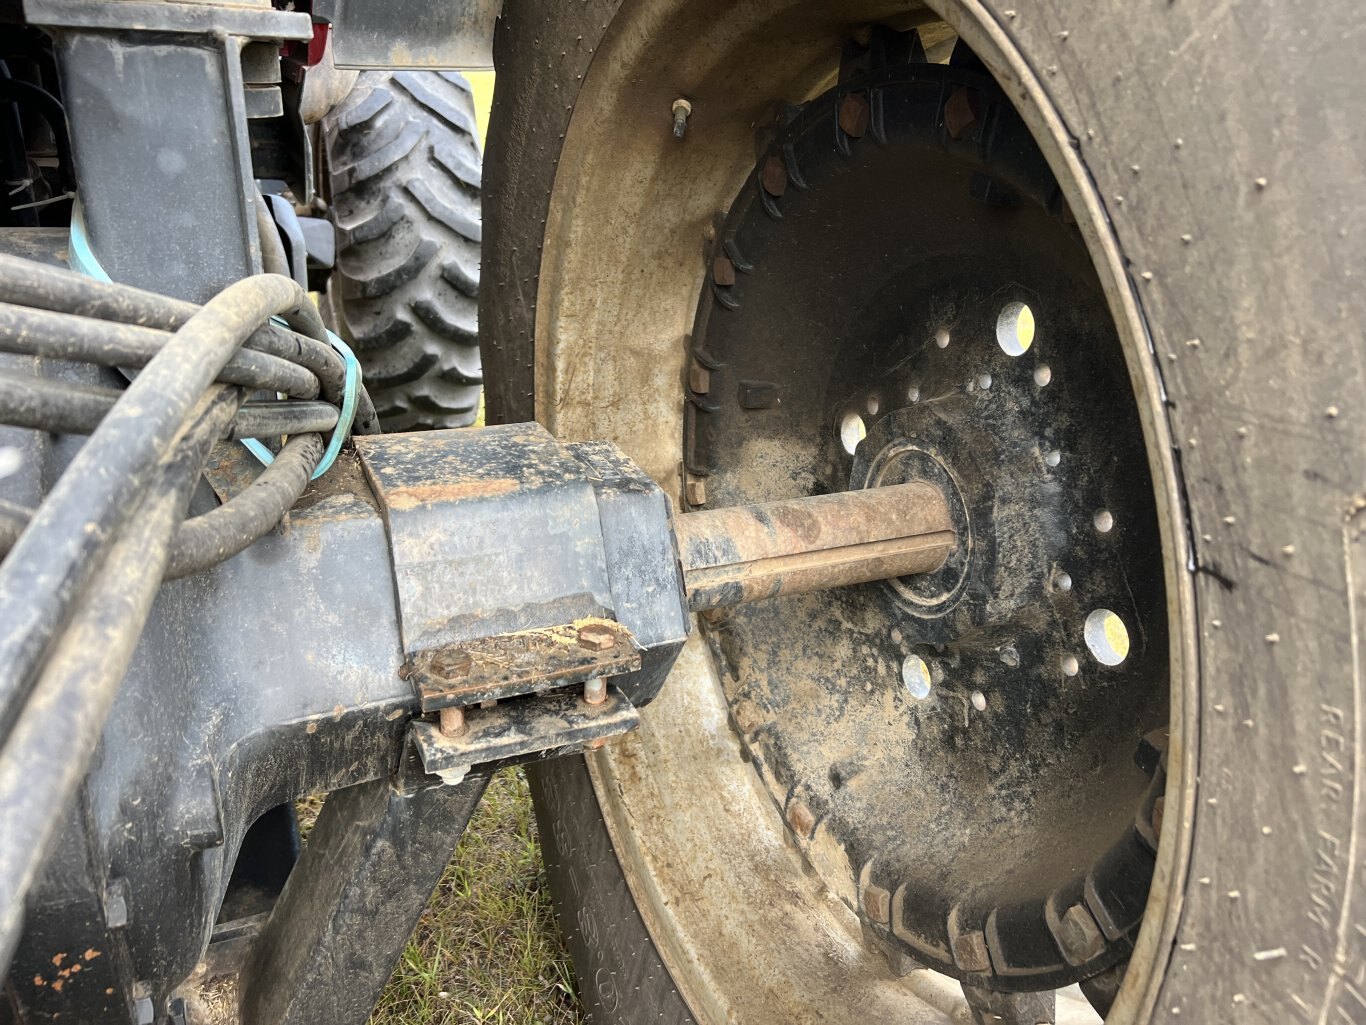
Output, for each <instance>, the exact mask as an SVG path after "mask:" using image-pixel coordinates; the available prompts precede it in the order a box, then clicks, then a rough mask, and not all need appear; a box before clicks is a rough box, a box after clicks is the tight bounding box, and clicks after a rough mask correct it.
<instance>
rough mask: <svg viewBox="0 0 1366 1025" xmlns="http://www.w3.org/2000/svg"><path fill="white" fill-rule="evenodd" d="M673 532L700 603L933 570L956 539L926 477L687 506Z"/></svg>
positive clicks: (691, 599) (696, 607) (693, 598)
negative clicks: (727, 504)
mask: <svg viewBox="0 0 1366 1025" xmlns="http://www.w3.org/2000/svg"><path fill="white" fill-rule="evenodd" d="M674 533H675V535H676V536H677V538H678V550H679V555H680V557H681V559H682V563H683V582H684V587H685V589H686V590H687V594H688V607H689V609H691V610H692V611H693V612H699V611H701V610H703V609H712V608H718V607H720V606H724V605H738V604H739V603H741V602H747V601H758V600H759V599H761V598H773V597H777V596H778V595H783V594H801V593H803V592H805V591H821V590H825V589H826V588H831V587H844V586H847V585H849V584H862V583H867V582H869V581H873V580H886V579H888V578H889V577H902V576H910V575H911V574H914V573H930V572H933V571H934V570H937V569H938V568H939V567H940V566H942V565H943V564H944V561H945V560H946V559H947V558H948V557H949V553H950V552H952V551H953V549H954V547H955V546H956V545H957V543H958V541H957V537H956V535H955V534H954V530H953V523H952V521H951V519H950V517H949V510H948V505H947V503H946V502H945V501H944V496H943V495H942V494H941V493H940V492H939V490H938V489H937V488H936V487H934V486H933V485H932V484H927V483H924V482H913V483H910V484H894V485H891V486H889V487H884V488H872V489H868V490H864V491H846V492H842V493H840V494H835V495H820V496H817V497H815V498H799V499H793V500H791V501H784V502H768V503H765V504H763V505H746V506H734V507H732V508H729V509H715V510H708V511H705V512H692V513H686V514H684V515H682V516H678V517H676V518H675V520H674Z"/></svg>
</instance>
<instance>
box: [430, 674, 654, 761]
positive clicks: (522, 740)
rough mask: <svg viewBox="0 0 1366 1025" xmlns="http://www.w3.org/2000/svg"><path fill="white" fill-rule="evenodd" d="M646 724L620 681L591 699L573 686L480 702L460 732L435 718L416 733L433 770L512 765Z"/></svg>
mask: <svg viewBox="0 0 1366 1025" xmlns="http://www.w3.org/2000/svg"><path fill="white" fill-rule="evenodd" d="M639 725H640V713H639V712H638V711H637V710H636V707H635V706H634V705H632V704H631V702H630V700H629V699H628V698H627V697H626V696H625V695H624V694H622V693H621V691H619V690H617V689H616V688H615V687H612V686H608V688H607V698H606V700H604V701H603V702H602V703H601V704H598V705H590V704H589V703H588V702H586V701H584V700H583V698H582V697H581V696H580V695H578V694H574V693H570V692H568V691H564V692H557V693H554V694H543V695H540V696H539V697H534V698H522V699H516V700H513V701H509V702H505V703H502V704H499V705H497V706H495V707H493V708H475V709H471V710H469V711H468V712H466V713H465V728H464V729H463V730H462V731H461V732H460V733H459V734H458V735H457V736H454V737H447V736H445V735H443V734H442V732H441V728H440V727H439V726H438V725H437V724H436V723H434V722H427V721H425V720H421V719H419V720H417V721H416V722H414V723H413V724H412V738H413V742H414V744H415V745H416V747H417V750H418V753H419V754H420V755H421V756H422V765H423V768H425V769H426V770H427V771H428V772H429V773H432V774H433V775H436V774H448V775H449V774H453V773H454V774H463V772H464V771H468V770H469V769H470V768H471V767H472V766H475V765H492V766H497V765H508V764H511V763H513V762H525V761H532V760H536V759H540V758H552V757H557V756H559V755H565V754H573V753H575V752H577V751H582V750H584V748H586V747H587V746H588V745H589V744H590V743H591V742H593V741H596V740H603V739H605V738H607V737H612V736H616V735H618V734H621V733H627V732H629V731H631V730H634V729H636V728H637V727H638V726H639Z"/></svg>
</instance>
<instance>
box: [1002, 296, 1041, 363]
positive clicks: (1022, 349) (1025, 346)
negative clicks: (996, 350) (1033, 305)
mask: <svg viewBox="0 0 1366 1025" xmlns="http://www.w3.org/2000/svg"><path fill="white" fill-rule="evenodd" d="M996 342H997V344H998V345H1000V346H1001V351H1002V352H1004V353H1005V354H1006V355H1007V356H1023V355H1024V354H1025V353H1026V352H1028V351H1029V347H1030V346H1031V345H1033V344H1034V311H1033V310H1031V309H1030V308H1029V306H1028V305H1027V304H1025V303H1022V302H1013V303H1007V304H1006V306H1005V308H1004V309H1002V310H1001V313H1000V316H998V317H997V318H996Z"/></svg>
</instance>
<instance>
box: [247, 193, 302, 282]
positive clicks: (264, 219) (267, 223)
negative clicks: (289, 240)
mask: <svg viewBox="0 0 1366 1025" xmlns="http://www.w3.org/2000/svg"><path fill="white" fill-rule="evenodd" d="M256 234H257V236H258V237H259V238H260V240H261V269H262V270H264V271H265V272H266V273H267V274H283V275H284V276H285V277H287V278H290V277H293V276H294V275H292V274H290V273H289V257H288V256H286V255H285V244H284V243H283V242H281V241H280V229H279V228H277V227H276V226H275V218H274V217H272V216H271V215H270V206H269V205H268V204H267V203H266V197H265V196H263V195H261V193H259V192H258V193H256Z"/></svg>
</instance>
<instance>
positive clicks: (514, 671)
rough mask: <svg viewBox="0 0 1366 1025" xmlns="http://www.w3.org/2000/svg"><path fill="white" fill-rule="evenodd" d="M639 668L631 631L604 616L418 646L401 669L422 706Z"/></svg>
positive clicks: (430, 708) (499, 696)
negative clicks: (429, 647) (443, 644)
mask: <svg viewBox="0 0 1366 1025" xmlns="http://www.w3.org/2000/svg"><path fill="white" fill-rule="evenodd" d="M639 668H640V650H639V648H638V647H637V645H636V642H635V637H634V636H632V634H631V631H630V630H628V629H627V628H626V627H624V626H622V625H621V624H620V623H614V622H612V621H611V620H609V619H598V618H592V619H583V620H579V621H577V622H574V623H570V624H568V625H566V626H552V627H546V628H544V629H540V630H523V631H521V632H519V633H511V634H500V635H498V636H496V637H484V638H481V639H480V640H477V641H461V642H460V643H458V644H451V645H448V646H446V647H442V648H435V649H432V650H429V651H420V652H418V653H417V654H416V655H414V656H413V657H412V658H410V659H409V660H408V662H407V664H406V665H405V666H404V670H403V675H404V676H405V677H406V678H407V679H409V680H411V681H413V683H414V684H415V685H416V687H417V692H418V697H419V699H420V700H421V703H422V711H424V712H435V711H438V710H439V709H442V708H450V707H452V706H466V705H477V704H479V703H481V702H484V701H502V700H504V699H506V698H511V697H517V696H520V695H523V694H537V693H540V692H541V691H546V690H554V689H556V688H559V687H568V686H572V685H574V684H579V683H587V682H588V681H589V680H595V679H597V678H599V677H603V676H620V675H622V674H623V673H631V672H635V671H636V670H637V669H639Z"/></svg>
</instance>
